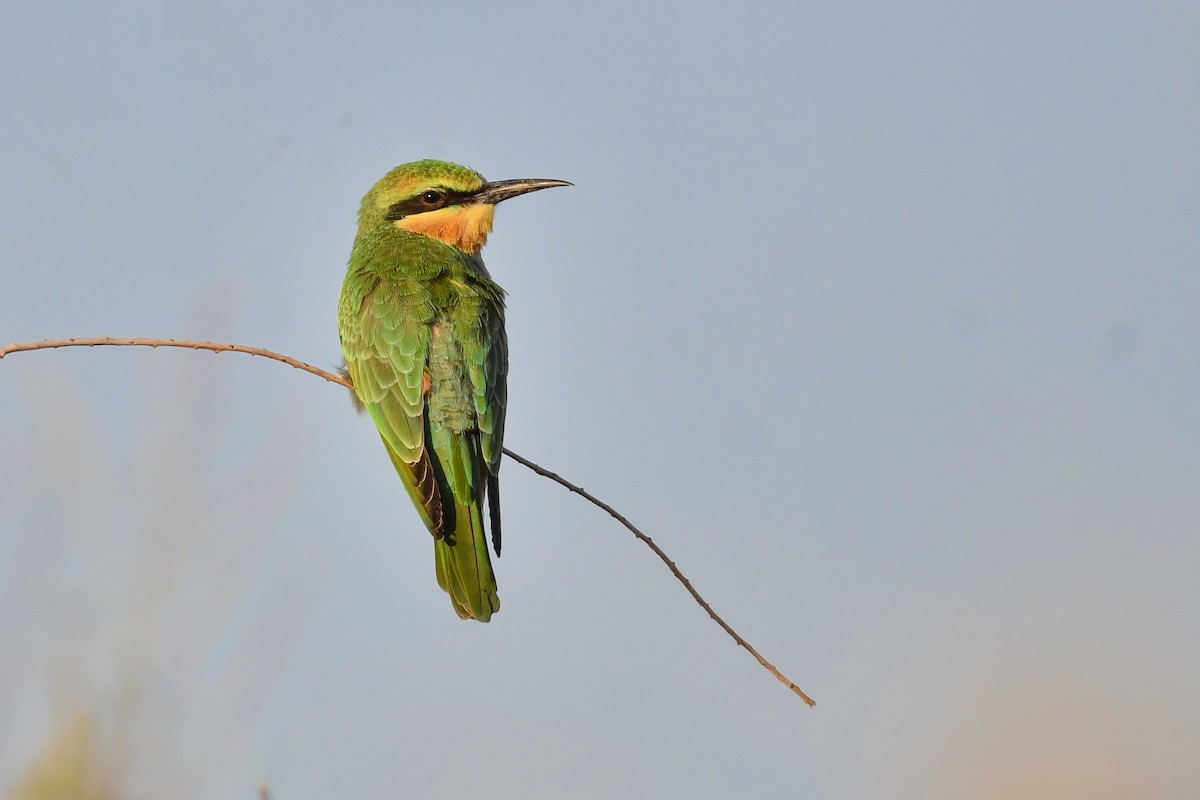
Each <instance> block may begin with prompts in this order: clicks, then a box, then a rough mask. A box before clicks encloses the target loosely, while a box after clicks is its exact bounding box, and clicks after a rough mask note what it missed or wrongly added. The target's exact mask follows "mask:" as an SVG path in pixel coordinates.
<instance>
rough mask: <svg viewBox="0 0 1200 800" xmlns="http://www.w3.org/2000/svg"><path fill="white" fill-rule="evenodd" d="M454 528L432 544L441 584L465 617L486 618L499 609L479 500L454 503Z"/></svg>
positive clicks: (459, 612) (483, 620)
mask: <svg viewBox="0 0 1200 800" xmlns="http://www.w3.org/2000/svg"><path fill="white" fill-rule="evenodd" d="M454 516H455V525H454V531H453V532H452V533H451V532H449V531H448V532H447V533H446V536H445V537H444V538H442V539H438V540H436V541H435V542H434V544H433V550H434V559H435V561H436V566H437V580H438V585H439V586H441V587H442V589H444V590H445V591H446V593H447V594H449V595H450V601H451V603H452V604H453V606H454V610H455V611H456V612H457V613H458V616H459V617H461V618H462V619H477V620H479V621H480V622H487V621H488V620H490V619H491V618H492V614H495V613H496V612H497V611H499V610H500V596H499V594H498V593H497V589H496V576H495V574H494V573H493V572H492V561H491V558H490V557H489V556H488V546H487V537H486V536H485V534H484V531H483V518H482V516H481V514H480V508H479V503H478V502H470V503H456V504H455V514H454Z"/></svg>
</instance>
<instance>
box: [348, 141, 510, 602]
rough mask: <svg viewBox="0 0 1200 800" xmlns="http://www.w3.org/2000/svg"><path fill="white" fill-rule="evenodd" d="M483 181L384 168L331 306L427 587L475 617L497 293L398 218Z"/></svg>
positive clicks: (497, 375) (465, 258) (477, 265)
mask: <svg viewBox="0 0 1200 800" xmlns="http://www.w3.org/2000/svg"><path fill="white" fill-rule="evenodd" d="M484 186H485V184H484V181H483V179H482V177H480V176H479V175H478V174H477V173H475V172H473V171H471V170H468V169H466V168H464V167H458V166H456V165H451V164H445V163H443V162H416V163H415V164H408V165H404V166H402V167H398V168H396V169H395V170H393V171H392V172H390V173H388V175H387V176H386V177H385V178H384V179H383V180H381V181H380V182H379V183H378V184H377V185H376V186H375V188H374V189H372V190H371V192H370V193H369V194H368V195H367V196H366V197H365V198H364V199H363V204H362V209H361V211H360V215H359V230H358V236H357V238H356V239H355V243H354V249H353V251H352V253H351V255H350V262H349V269H348V271H347V273H346V280H345V283H344V284H343V287H342V295H341V303H340V306H339V313H338V327H339V332H340V334H341V340H342V351H343V353H344V355H345V358H346V365H347V369H348V372H349V374H350V378H351V380H352V381H353V383H354V387H355V392H356V393H357V394H358V397H359V399H360V400H361V401H362V402H363V404H364V405H365V406H366V410H367V412H368V413H369V414H370V416H371V419H372V420H373V421H374V422H375V426H376V427H377V428H378V429H379V434H380V436H381V437H382V439H383V442H384V445H385V447H386V448H387V452H388V455H389V456H390V457H391V460H392V464H393V465H394V466H395V468H396V471H397V472H398V473H399V474H400V477H401V479H402V480H403V481H404V485H405V488H407V490H408V494H409V496H410V497H411V498H412V501H413V503H414V505H415V506H416V507H417V510H418V512H419V513H420V516H421V519H422V521H423V522H424V523H425V526H426V527H427V528H429V530H430V532H431V533H432V534H433V536H434V539H435V544H434V549H435V560H436V567H437V579H438V584H439V585H440V586H441V587H442V588H443V589H444V590H446V592H448V593H449V595H450V598H451V600H452V602H453V605H454V609H455V611H456V612H457V613H458V615H459V616H460V617H463V618H470V619H476V620H479V621H481V622H487V621H488V620H489V619H490V618H491V616H492V614H494V613H496V612H497V611H498V610H499V609H500V598H499V596H498V595H497V591H496V578H495V575H494V574H493V572H492V565H491V560H490V558H489V555H488V546H487V540H486V537H485V533H484V527H483V514H482V510H481V509H482V506H483V504H484V502H485V496H486V492H487V487H488V485H489V481H490V480H494V478H495V477H496V475H497V473H498V471H499V467H500V456H501V447H502V443H503V437H504V411H505V403H506V375H507V372H508V344H507V340H506V338H505V334H504V292H503V290H502V289H501V288H500V287H499V286H498V285H497V284H496V283H495V282H494V281H492V279H491V277H490V276H489V275H488V272H487V270H486V269H485V268H484V266H483V261H482V260H481V259H480V258H479V256H478V255H477V254H474V253H468V252H464V251H462V250H460V249H458V248H457V247H455V246H453V245H451V244H447V243H446V242H444V241H441V240H440V239H438V238H434V237H433V236H430V235H425V234H423V233H417V232H413V231H410V230H405V229H404V228H403V227H401V226H400V225H398V220H397V218H396V217H397V215H400V214H401V212H402V211H403V209H402V208H398V206H403V204H404V203H405V202H406V201H407V202H409V203H412V202H416V201H414V200H413V198H420V197H421V196H422V192H425V191H427V190H429V189H430V188H431V187H433V188H434V189H435V190H436V191H442V192H445V193H446V194H447V196H448V200H447V202H446V203H445V204H443V206H442V207H441V208H442V209H446V210H442V211H441V213H442V214H443V215H445V214H447V213H452V212H453V211H454V209H455V208H457V206H455V205H453V204H452V203H450V202H449V201H450V200H456V199H457V200H462V201H463V202H464V203H465V202H468V201H469V198H465V199H464V198H463V197H461V195H464V194H468V193H471V192H476V191H479V190H480V189H481V188H482V187H484ZM437 211H438V210H437V209H435V210H434V211H433V212H425V213H436V212H437ZM418 213H422V212H420V211H419V210H417V211H414V212H413V213H411V214H408V215H404V216H408V217H412V216H416V214H418ZM489 214H490V210H489ZM402 218H403V217H401V219H402ZM489 223H490V217H489ZM493 501H495V498H493ZM492 518H493V519H494V520H495V519H498V518H499V517H498V513H497V514H495V515H494V516H493V517H492ZM496 536H498V531H493V537H496ZM497 552H499V550H498V541H497Z"/></svg>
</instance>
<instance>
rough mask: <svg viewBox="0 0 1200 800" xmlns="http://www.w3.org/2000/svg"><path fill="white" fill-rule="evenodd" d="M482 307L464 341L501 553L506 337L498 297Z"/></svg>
mask: <svg viewBox="0 0 1200 800" xmlns="http://www.w3.org/2000/svg"><path fill="white" fill-rule="evenodd" d="M489 300H490V302H486V303H484V304H483V305H482V308H481V313H480V316H479V324H478V325H477V326H474V327H473V328H472V329H471V330H470V333H469V334H468V335H467V336H465V337H464V340H463V358H464V360H465V361H466V363H467V374H468V377H469V378H470V382H471V389H472V392H473V394H472V400H473V401H474V406H475V419H476V424H477V425H478V427H479V450H480V455H481V456H482V457H483V463H484V467H485V469H486V470H487V475H486V484H487V497H488V500H489V501H490V508H491V515H490V516H491V519H490V522H491V528H492V546H493V547H494V548H495V549H496V555H499V554H500V481H499V473H500V458H501V456H502V454H503V453H502V451H503V448H504V415H505V412H506V410H507V408H508V337H507V335H505V333H504V305H503V298H502V297H501V296H495V297H493V298H489Z"/></svg>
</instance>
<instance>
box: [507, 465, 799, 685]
mask: <svg viewBox="0 0 1200 800" xmlns="http://www.w3.org/2000/svg"><path fill="white" fill-rule="evenodd" d="M504 455H506V456H508V457H509V458H511V459H512V460H513V461H516V462H517V463H519V464H524V465H525V466H527V467H529V468H530V469H531V470H533V471H534V472H536V473H537V474H538V475H541V476H542V477H543V478H549V479H550V480H552V481H554V482H555V483H557V484H558V485H559V486H564V487H566V488H567V489H569V490H571V491H572V492H574V493H575V494H577V495H579V496H580V497H582V498H583V499H584V500H587V501H588V502H589V503H591V504H592V505H594V506H598V507H599V508H602V509H604V510H605V511H607V512H608V514H609V516H611V517H612V518H613V519H615V520H616V521H617V522H619V523H621V524H622V525H624V526H625V527H626V528H627V529H628V530H629V532H630V533H632V534H633V535H634V536H636V537H637V538H639V539H641V540H642V541H643V542H645V543H646V546H647V547H649V548H650V549H651V550H653V551H654V555H656V556H658V557H659V559H661V560H662V562H663V563H664V564H666V565H667V569H669V570H671V574H672V575H674V576H675V579H676V580H678V581H679V582H680V583H682V584H683V588H685V589H687V590H688V593H689V594H691V596H692V598H693V599H694V600H695V601H696V602H697V603H699V604H700V607H701V608H703V609H704V610H705V611H707V612H708V615H709V616H710V617H712V618H713V622H715V623H717V624H718V625H720V626H721V627H722V628H723V629H724V630H725V632H726V633H728V634H729V635H730V636H732V637H733V640H734V641H735V642H737V643H738V644H740V645H741V646H742V647H744V648H746V650H747V651H749V653H750V655H752V656H754V657H755V658H756V659H758V663H759V664H762V665H763V668H764V669H766V670H767V671H768V672H770V673H771V674H772V675H774V676H775V677H776V678H778V679H779V680H781V681H782V682H783V683H784V685H785V686H787V687H788V688H789V689H791V690H792V691H793V692H795V693H796V694H798V695H800V699H801V700H803V701H804V702H806V703H808V704H809V705H810V706H815V705H816V704H817V702H816V701H815V700H813V699H812V698H811V697H809V696H808V695H806V694H805V693H804V692H803V691H802V690H801V689H800V687H799V686H797V685H796V684H794V683H792V682H791V681H790V680H789V679H788V677H787V676H786V675H784V674H783V673H782V672H780V671H779V670H777V669H775V665H774V664H772V663H771V662H770V661H767V660H766V659H765V658H763V657H762V655H761V654H759V652H758V651H757V650H755V649H754V647H753V646H752V645H751V644H750V643H749V642H747V641H746V640H745V639H743V638H742V637H741V636H739V635H738V632H737V631H735V630H734V629H733V628H731V627H729V625H728V623H726V622H725V620H723V619H721V617H720V616H719V615H718V614H717V612H715V611H713V609H712V606H710V605H709V604H708V602H707V601H706V600H705V599H704V598H703V597H701V596H700V593H699V592H697V591H696V589H695V587H693V586H692V582H691V581H689V580H688V579H687V576H686V575H684V574H683V573H682V572H680V571H679V567H677V566H675V562H674V561H672V560H671V559H670V558H668V557H667V554H666V553H664V552H663V550H662V548H661V547H659V546H658V545H656V544H655V543H654V540H653V539H651V538H650V537H649V536H647V535H646V534H644V533H642V532H641V531H640V530H638V529H637V526H635V525H634V524H633V523H632V522H630V521H629V520H627V519H626V518H625V515H624V514H622V513H621V512H619V511H617V510H616V509H615V508H613V507H612V506H610V505H609V504H608V503H606V502H604V501H603V500H601V499H600V498H599V497H596V496H595V495H593V494H591V493H590V492H588V491H587V490H586V489H584V488H583V487H582V486H576V485H575V484H573V483H571V482H570V481H569V480H567V479H566V478H564V477H562V476H561V475H557V474H555V473H553V472H551V471H550V470H548V469H546V468H545V467H543V466H540V465H538V464H535V463H533V462H532V461H530V460H529V459H527V458H525V457H524V456H519V455H517V454H516V453H514V452H513V451H512V450H509V449H508V448H507V447H506V448H504Z"/></svg>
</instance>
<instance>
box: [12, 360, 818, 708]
mask: <svg viewBox="0 0 1200 800" xmlns="http://www.w3.org/2000/svg"><path fill="white" fill-rule="evenodd" d="M106 345H108V346H120V347H183V348H186V349H189V350H208V351H210V352H213V353H227V352H228V353H246V354H247V355H252V356H261V357H262V358H269V359H272V360H273V361H279V362H282V363H284V364H287V365H288V366H291V367H295V368H296V369H299V370H303V371H305V372H308V373H311V374H313V375H316V376H317V377H319V378H324V379H325V380H327V381H329V382H330V383H336V384H338V385H340V386H345V387H346V388H347V389H351V390H353V388H354V386H353V384H351V383H350V379H349V378H348V377H345V376H343V375H338V374H336V373H333V372H327V371H326V370H323V369H321V368H319V367H314V366H313V365H311V364H306V363H304V362H303V361H298V360H297V359H294V358H291V357H290V356H285V355H282V354H280V353H274V352H272V351H270V350H264V349H263V348H261V347H247V346H246V345H241V344H219V343H217V342H190V341H183V340H180V339H114V338H110V337H107V336H101V337H97V338H93V339H46V340H43V341H40V342H24V343H21V344H10V345H8V346H7V347H2V348H0V359H3V358H4V357H5V356H7V355H9V354H11V353H20V352H24V351H28V350H49V349H53V348H57V347H100V346H106ZM504 454H505V455H506V456H508V457H509V458H511V459H512V460H513V461H516V462H518V463H519V464H522V465H524V466H526V467H528V468H529V469H531V470H533V471H534V472H536V473H537V474H538V475H541V476H542V477H544V478H549V479H550V480H552V481H554V482H555V483H557V484H559V485H560V486H563V487H565V488H567V489H568V490H570V491H572V492H574V493H575V494H577V495H579V496H580V497H582V498H583V499H585V500H587V501H588V502H589V503H591V504H592V505H594V506H596V507H598V508H601V509H604V510H605V511H607V512H608V514H609V515H610V516H611V517H612V518H613V519H615V520H616V521H617V522H619V523H621V524H622V525H623V526H625V528H626V529H627V530H628V531H629V532H630V533H632V534H633V535H634V536H636V537H637V538H638V539H641V540H642V541H643V542H645V544H646V546H647V547H649V548H650V549H651V550H653V551H654V554H655V555H656V556H658V557H659V559H660V560H661V561H662V562H663V563H664V564H666V565H667V568H668V569H669V570H671V574H672V575H674V576H675V579H676V580H678V581H679V582H680V583H682V584H683V588H685V589H687V590H688V594H690V595H691V596H692V599H694V600H695V601H696V602H697V603H699V605H700V607H701V608H703V609H704V610H705V612H707V613H708V615H709V616H710V617H712V619H713V621H714V622H716V623H717V624H718V625H720V626H721V628H722V630H724V631H725V632H726V633H728V634H729V635H730V636H731V637H733V640H734V641H735V642H737V643H738V644H739V645H741V646H742V647H744V648H746V651H747V652H749V653H750V655H752V656H754V658H755V659H756V660H757V661H758V663H759V664H761V665H762V667H763V668H764V669H766V670H767V671H768V672H770V673H771V674H772V675H774V676H775V677H776V678H778V679H779V680H780V681H781V682H782V683H783V684H784V685H786V686H787V687H788V688H789V689H791V690H792V691H793V692H795V693H796V694H797V695H798V696H799V697H800V699H801V700H803V701H804V702H806V703H808V704H809V705H810V706H815V705H816V702H815V701H814V700H813V699H812V698H811V697H809V696H808V695H806V694H805V693H804V692H803V691H801V689H800V687H799V686H797V685H796V684H794V683H792V681H791V680H790V679H788V677H787V676H786V675H784V674H783V673H782V672H780V671H779V670H778V669H776V668H775V665H774V664H772V663H771V662H770V661H767V660H766V659H765V658H763V657H762V655H760V654H759V652H758V651H757V650H755V649H754V647H753V646H752V645H751V644H750V643H749V642H747V641H746V640H745V639H743V638H742V637H741V636H739V635H738V633H737V631H735V630H734V629H733V628H731V627H729V625H728V624H727V623H726V622H725V620H723V619H721V617H720V616H718V615H717V612H715V611H713V609H712V606H710V605H709V604H708V603H707V602H706V601H705V599H704V598H703V597H701V596H700V593H699V592H697V591H696V589H695V588H694V587H693V586H692V582H691V581H689V580H688V579H687V577H686V576H685V575H684V574H683V573H682V572H681V571H680V570H679V567H677V566H675V562H674V561H672V560H671V559H670V558H668V557H667V554H666V553H664V552H663V550H662V548H660V547H659V546H658V545H657V544H655V543H654V540H652V539H651V538H650V537H649V536H647V535H646V534H644V533H642V532H641V531H640V530H638V529H637V528H636V527H635V526H634V524H633V523H632V522H630V521H629V520H628V519H626V518H625V516H624V515H623V514H621V513H620V512H618V511H617V510H616V509H615V508H613V507H612V506H610V505H609V504H608V503H605V502H604V501H603V500H601V499H599V498H598V497H595V496H593V495H592V494H590V493H589V492H587V491H585V490H584V489H583V488H582V487H579V486H576V485H575V484H573V483H571V482H570V481H568V480H566V479H565V478H563V477H561V476H560V475H557V474H555V473H553V472H551V471H550V470H548V469H546V468H545V467H542V466H539V465H538V464H535V463H534V462H532V461H530V460H529V459H527V458H525V457H524V456H520V455H518V454H516V453H514V452H513V451H512V450H509V449H508V448H507V447H506V448H504Z"/></svg>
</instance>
